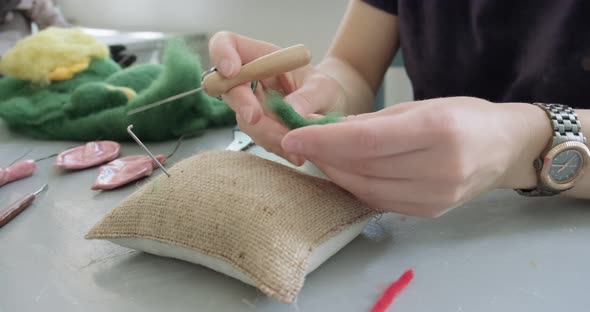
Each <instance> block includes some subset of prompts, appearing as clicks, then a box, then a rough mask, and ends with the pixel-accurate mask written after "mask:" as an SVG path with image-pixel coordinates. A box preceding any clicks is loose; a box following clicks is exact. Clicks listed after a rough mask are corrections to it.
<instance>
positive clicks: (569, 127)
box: [516, 103, 586, 196]
mask: <svg viewBox="0 0 590 312" xmlns="http://www.w3.org/2000/svg"><path fill="white" fill-rule="evenodd" d="M534 104H535V105H536V106H538V107H540V108H541V109H543V110H544V111H545V112H546V113H547V116H548V117H549V119H550V120H551V126H552V127H553V138H552V141H551V144H550V145H549V146H548V147H547V149H546V150H545V151H544V152H543V155H545V154H546V153H547V152H548V151H549V150H550V149H552V148H553V147H555V146H557V145H559V144H561V143H565V142H571V141H577V142H581V143H584V144H586V138H585V137H584V135H583V134H582V125H581V123H580V120H579V119H578V116H577V115H576V113H575V111H574V109H572V108H571V107H569V106H567V105H563V104H545V103H534ZM542 158H543V157H540V158H539V159H537V160H536V161H535V169H537V171H540V170H541V168H542V166H543V159H542ZM516 191H517V192H518V193H519V194H520V195H524V196H553V195H557V194H559V193H557V192H554V191H552V190H548V189H545V188H542V187H537V188H535V189H533V190H521V189H517V190H516Z"/></svg>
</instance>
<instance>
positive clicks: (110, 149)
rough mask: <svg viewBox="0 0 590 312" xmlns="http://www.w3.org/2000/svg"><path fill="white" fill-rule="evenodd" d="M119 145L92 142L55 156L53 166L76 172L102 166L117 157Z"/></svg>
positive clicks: (109, 142)
mask: <svg viewBox="0 0 590 312" xmlns="http://www.w3.org/2000/svg"><path fill="white" fill-rule="evenodd" d="M120 150H121V145H119V143H117V142H113V141H94V142H88V143H86V144H85V145H81V146H78V147H74V148H71V149H69V150H66V151H63V152H61V153H60V154H59V155H57V160H56V162H55V166H56V167H58V168H61V169H67V170H78V169H85V168H90V167H95V166H98V165H100V164H104V163H106V162H108V161H111V160H113V159H115V158H117V156H119V151H120Z"/></svg>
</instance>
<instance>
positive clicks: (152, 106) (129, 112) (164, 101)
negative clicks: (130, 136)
mask: <svg viewBox="0 0 590 312" xmlns="http://www.w3.org/2000/svg"><path fill="white" fill-rule="evenodd" d="M202 90H203V87H199V88H197V89H193V90H189V91H186V92H183V93H179V94H176V95H174V96H171V97H169V98H166V99H163V100H161V101H158V102H155V103H152V104H149V105H146V106H142V107H139V108H136V109H132V110H130V111H128V112H127V116H129V115H133V114H137V113H139V112H143V111H144V110H148V109H150V108H154V107H156V106H160V105H162V104H166V103H168V102H171V101H174V100H177V99H180V98H183V97H185V96H189V95H191V94H193V93H197V92H200V91H202Z"/></svg>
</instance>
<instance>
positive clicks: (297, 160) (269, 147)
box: [237, 116, 305, 166]
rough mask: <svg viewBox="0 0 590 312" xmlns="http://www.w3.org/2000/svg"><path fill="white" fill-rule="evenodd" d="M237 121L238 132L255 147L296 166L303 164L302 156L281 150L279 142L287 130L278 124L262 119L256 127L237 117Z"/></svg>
mask: <svg viewBox="0 0 590 312" xmlns="http://www.w3.org/2000/svg"><path fill="white" fill-rule="evenodd" d="M237 121H238V125H239V127H240V130H241V131H243V132H244V133H246V134H248V135H249V136H250V137H251V138H252V140H254V142H255V143H256V144H257V145H259V146H261V147H262V148H264V149H265V150H266V151H268V152H270V153H273V154H276V155H278V156H280V157H282V158H284V159H286V160H287V161H289V162H291V163H292V164H294V165H296V166H301V165H303V163H304V162H305V158H303V157H302V156H299V155H293V154H290V153H287V152H286V151H284V150H283V149H282V148H281V140H282V139H283V136H284V135H285V134H286V133H287V131H288V129H287V128H286V127H284V126H283V125H281V124H280V123H277V122H274V121H273V120H270V119H268V118H263V119H262V120H261V121H260V122H259V123H258V124H257V125H255V126H252V125H248V124H247V123H245V122H244V120H243V119H242V118H241V117H240V116H238V117H237Z"/></svg>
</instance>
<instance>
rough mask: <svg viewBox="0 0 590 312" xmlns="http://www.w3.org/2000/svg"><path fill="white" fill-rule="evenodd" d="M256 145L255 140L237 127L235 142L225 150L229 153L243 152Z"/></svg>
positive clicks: (235, 129) (235, 128)
mask: <svg viewBox="0 0 590 312" xmlns="http://www.w3.org/2000/svg"><path fill="white" fill-rule="evenodd" d="M252 145H254V140H252V138H251V137H250V136H248V135H247V134H245V133H244V132H242V131H241V130H240V128H238V127H237V126H236V127H234V140H233V141H232V142H231V143H230V144H229V145H228V146H227V147H226V148H225V149H226V150H228V151H243V150H246V149H248V148H249V147H250V146H252Z"/></svg>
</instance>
